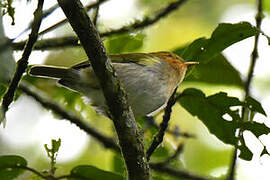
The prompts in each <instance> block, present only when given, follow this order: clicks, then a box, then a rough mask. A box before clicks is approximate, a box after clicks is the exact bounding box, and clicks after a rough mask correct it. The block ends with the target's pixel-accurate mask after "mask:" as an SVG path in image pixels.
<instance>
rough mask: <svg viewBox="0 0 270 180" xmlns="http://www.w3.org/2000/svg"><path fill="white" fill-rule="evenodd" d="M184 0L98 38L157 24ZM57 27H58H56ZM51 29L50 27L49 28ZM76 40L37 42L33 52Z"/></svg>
mask: <svg viewBox="0 0 270 180" xmlns="http://www.w3.org/2000/svg"><path fill="white" fill-rule="evenodd" d="M185 1H186V0H178V1H176V2H173V3H171V4H169V5H168V6H166V7H165V8H164V9H162V10H161V11H160V12H159V13H158V14H156V15H155V17H154V18H150V17H147V18H145V19H144V20H143V21H140V22H138V21H137V22H134V23H133V24H130V25H127V26H124V27H121V28H119V29H115V30H110V31H108V32H103V33H100V37H108V36H112V35H116V34H121V33H126V32H129V31H132V30H138V29H142V28H145V27H147V26H150V25H152V24H154V23H156V22H158V21H159V20H160V19H161V18H164V17H166V16H167V15H168V14H170V13H171V12H173V11H174V10H176V9H177V8H179V7H180V6H181V5H182V4H183V3H184V2H185ZM57 26H58V25H57ZM51 28H52V27H51ZM49 30H51V29H49V28H48V29H47V30H44V32H43V31H42V32H41V33H40V34H44V33H45V32H47V31H49ZM24 44H25V42H24V41H22V42H18V43H12V45H11V46H12V48H13V49H14V50H22V47H23V45H24ZM79 45H80V44H79V43H78V38H77V37H75V36H69V37H62V38H51V39H44V40H40V41H38V42H37V44H36V46H35V47H34V49H35V50H46V49H50V48H62V47H68V46H79Z"/></svg>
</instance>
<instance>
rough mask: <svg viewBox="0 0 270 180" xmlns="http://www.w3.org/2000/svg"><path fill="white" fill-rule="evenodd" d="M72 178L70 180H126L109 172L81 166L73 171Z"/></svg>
mask: <svg viewBox="0 0 270 180" xmlns="http://www.w3.org/2000/svg"><path fill="white" fill-rule="evenodd" d="M71 176H72V178H69V179H70V180H75V179H76V180H77V179H78V180H81V179H88V180H104V179H108V180H124V177H123V176H121V175H118V174H115V173H112V172H109V171H104V170H102V169H98V168H96V167H94V166H90V165H80V166H77V167H75V168H73V169H72V170H71Z"/></svg>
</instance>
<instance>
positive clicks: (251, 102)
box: [245, 96, 267, 116]
mask: <svg viewBox="0 0 270 180" xmlns="http://www.w3.org/2000/svg"><path fill="white" fill-rule="evenodd" d="M245 103H246V106H247V107H248V108H249V109H250V110H251V111H254V112H258V113H261V114H263V115H265V116H267V115H266V113H265V111H264V109H263V107H262V105H261V103H259V102H258V101H257V100H256V99H254V98H252V97H250V96H249V97H247V98H246V101H245Z"/></svg>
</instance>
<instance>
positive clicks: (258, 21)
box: [227, 0, 263, 180]
mask: <svg viewBox="0 0 270 180" xmlns="http://www.w3.org/2000/svg"><path fill="white" fill-rule="evenodd" d="M255 19H256V28H257V29H258V30H259V31H261V23H262V19H263V6H262V0H257V14H256V17H255ZM259 35H260V34H256V35H255V40H254V48H253V51H252V54H251V60H250V66H249V70H248V76H247V80H246V82H245V87H244V89H245V98H247V97H248V96H249V94H250V84H251V81H252V78H253V72H254V68H255V64H256V61H257V59H258V42H259ZM246 111H247V110H246V108H245V107H243V108H242V114H241V116H242V121H244V120H245V118H246V115H245V114H246ZM247 118H248V117H247ZM242 136H243V130H242V129H239V130H238V134H237V137H238V138H239V139H240V140H239V141H237V144H236V145H235V149H234V152H233V156H232V162H231V166H230V169H229V170H230V172H229V175H228V178H227V180H234V179H235V169H236V161H237V153H238V144H239V142H240V141H241V140H242V139H243V138H241V137H242Z"/></svg>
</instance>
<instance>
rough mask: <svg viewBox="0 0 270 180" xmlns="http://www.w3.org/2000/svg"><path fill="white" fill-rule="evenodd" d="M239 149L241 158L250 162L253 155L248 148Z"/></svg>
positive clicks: (241, 147)
mask: <svg viewBox="0 0 270 180" xmlns="http://www.w3.org/2000/svg"><path fill="white" fill-rule="evenodd" d="M238 149H239V150H240V154H239V157H240V158H242V159H244V160H247V161H250V160H251V159H252V156H253V154H252V152H251V151H250V150H249V149H248V148H247V147H246V146H244V145H242V146H239V147H238Z"/></svg>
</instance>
